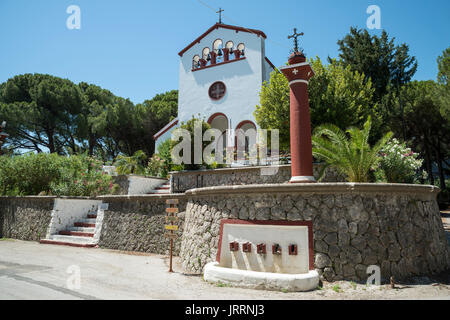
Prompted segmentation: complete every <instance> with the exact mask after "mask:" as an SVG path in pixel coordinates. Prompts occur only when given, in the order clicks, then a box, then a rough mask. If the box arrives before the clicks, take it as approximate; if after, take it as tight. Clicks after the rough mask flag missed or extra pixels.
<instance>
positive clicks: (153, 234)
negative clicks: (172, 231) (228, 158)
mask: <svg viewBox="0 0 450 320" xmlns="http://www.w3.org/2000/svg"><path fill="white" fill-rule="evenodd" d="M97 199H100V200H102V201H103V203H108V210H106V211H105V213H104V216H103V225H102V232H101V235H100V241H99V246H100V247H102V248H109V249H117V250H125V251H140V252H151V253H158V254H167V253H168V251H169V243H170V242H169V239H168V238H165V237H164V225H165V224H166V221H165V209H166V208H167V206H168V205H167V204H166V200H167V199H179V204H178V208H179V214H178V217H179V226H180V229H179V230H178V232H177V233H178V234H179V238H178V239H177V240H175V241H174V254H175V255H178V253H179V249H180V243H181V234H182V233H183V222H184V211H185V208H186V199H185V196H184V195H183V194H181V195H140V196H101V197H97Z"/></svg>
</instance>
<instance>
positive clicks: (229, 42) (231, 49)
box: [225, 41, 234, 54]
mask: <svg viewBox="0 0 450 320" xmlns="http://www.w3.org/2000/svg"><path fill="white" fill-rule="evenodd" d="M233 47H234V43H233V41H227V43H226V44H225V48H227V49H228V50H230V54H232V53H233Z"/></svg>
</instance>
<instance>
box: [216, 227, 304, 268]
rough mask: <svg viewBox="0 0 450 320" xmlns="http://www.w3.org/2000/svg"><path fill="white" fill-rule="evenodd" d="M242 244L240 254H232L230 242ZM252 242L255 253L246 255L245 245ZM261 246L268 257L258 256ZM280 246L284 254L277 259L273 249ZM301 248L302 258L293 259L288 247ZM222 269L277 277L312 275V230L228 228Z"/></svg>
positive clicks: (223, 240) (295, 257) (223, 250)
mask: <svg viewBox="0 0 450 320" xmlns="http://www.w3.org/2000/svg"><path fill="white" fill-rule="evenodd" d="M233 241H237V242H238V243H239V251H230V242H233ZM246 242H250V243H251V245H252V248H251V250H252V252H251V253H247V252H243V251H242V244H243V243H246ZM259 243H265V244H266V252H267V253H266V254H265V255H264V254H258V253H256V248H257V245H258V244H259ZM275 243H277V244H279V245H280V246H281V248H282V250H281V251H282V254H281V256H279V255H273V254H272V245H273V244H275ZM291 244H296V245H297V250H298V254H297V255H289V251H288V246H289V245H291ZM220 266H221V267H227V268H233V269H242V270H251V271H261V272H275V273H289V274H298V273H308V272H309V249H308V227H306V226H280V225H247V224H225V225H224V228H223V235H222V244H221V249H220Z"/></svg>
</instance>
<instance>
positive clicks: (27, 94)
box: [0, 74, 82, 153]
mask: <svg viewBox="0 0 450 320" xmlns="http://www.w3.org/2000/svg"><path fill="white" fill-rule="evenodd" d="M81 108H82V93H81V91H80V90H79V88H78V87H77V86H76V85H75V84H74V83H72V82H71V81H69V80H67V79H61V78H58V77H53V76H51V75H46V74H24V75H19V76H15V77H13V78H11V79H9V80H8V81H7V82H6V83H3V84H2V85H1V86H0V118H1V119H3V120H5V121H6V122H7V123H8V133H9V134H10V138H9V139H8V143H9V144H10V145H14V146H15V148H24V149H29V150H34V151H37V152H41V151H43V150H44V149H43V148H48V150H49V151H50V152H51V153H53V152H58V153H63V152H64V145H65V144H66V143H67V142H73V139H72V137H71V134H72V133H73V132H74V131H75V130H76V126H77V124H78V121H77V117H78V114H79V113H80V111H81Z"/></svg>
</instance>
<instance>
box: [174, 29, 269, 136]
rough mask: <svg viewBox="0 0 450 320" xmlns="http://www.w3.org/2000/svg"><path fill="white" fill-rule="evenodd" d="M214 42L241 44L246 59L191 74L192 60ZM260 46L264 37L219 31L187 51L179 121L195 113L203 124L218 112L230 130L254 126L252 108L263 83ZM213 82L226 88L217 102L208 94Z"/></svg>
mask: <svg viewBox="0 0 450 320" xmlns="http://www.w3.org/2000/svg"><path fill="white" fill-rule="evenodd" d="M216 39H222V41H223V43H226V42H227V41H229V40H231V41H233V43H234V48H236V47H237V45H238V44H239V43H244V44H245V57H246V59H244V60H240V61H234V62H230V63H226V64H223V65H216V66H212V67H210V68H206V69H200V70H197V71H194V72H193V71H192V59H193V57H194V56H195V55H200V56H201V53H202V50H203V48H205V47H209V48H212V45H213V42H214V41H215V40H216ZM263 43H264V38H262V37H261V36H259V37H258V35H256V34H253V33H249V32H242V31H239V32H236V31H235V30H229V29H222V28H219V29H216V30H214V31H212V32H211V33H209V34H208V35H207V36H206V37H204V38H203V39H202V40H201V41H200V43H196V44H195V45H194V46H193V47H191V48H190V49H189V50H187V51H186V52H185V53H184V54H183V56H182V57H181V63H180V79H179V102H178V103H179V105H178V117H179V119H180V121H187V120H189V119H190V118H191V117H192V116H195V117H197V116H198V115H199V114H200V117H201V118H204V119H205V121H206V120H208V118H209V117H210V116H211V115H212V114H214V113H217V112H221V113H224V114H225V115H226V116H227V117H228V119H231V126H232V127H233V128H235V127H236V126H237V125H238V124H239V122H241V121H243V120H251V121H253V122H255V123H256V121H255V119H254V116H253V112H254V110H255V106H256V105H257V104H259V92H260V90H261V84H262V82H263V70H262V69H263V63H264V61H263V60H264V56H263V54H262V49H261V48H262V44H263ZM231 57H232V58H234V56H231ZM216 81H222V82H223V83H224V84H225V86H226V94H225V96H224V97H223V98H222V99H220V100H218V101H214V100H212V99H211V98H210V97H209V94H208V90H209V87H210V86H211V85H212V84H213V83H214V82H216Z"/></svg>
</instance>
